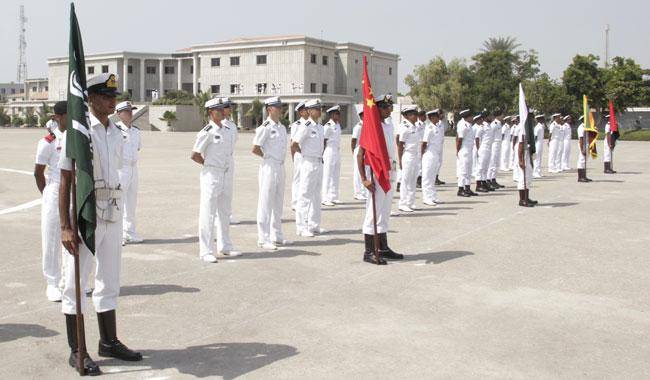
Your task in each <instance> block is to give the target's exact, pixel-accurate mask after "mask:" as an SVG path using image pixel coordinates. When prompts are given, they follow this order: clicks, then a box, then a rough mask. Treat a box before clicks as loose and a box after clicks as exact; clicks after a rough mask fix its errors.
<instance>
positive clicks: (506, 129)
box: [499, 123, 512, 172]
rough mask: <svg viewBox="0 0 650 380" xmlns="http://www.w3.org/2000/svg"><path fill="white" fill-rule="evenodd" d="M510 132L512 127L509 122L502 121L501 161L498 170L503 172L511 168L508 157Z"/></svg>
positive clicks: (510, 149) (510, 147)
mask: <svg viewBox="0 0 650 380" xmlns="http://www.w3.org/2000/svg"><path fill="white" fill-rule="evenodd" d="M511 134H512V128H511V127H510V124H508V123H504V124H503V127H501V162H500V164H499V170H501V171H504V172H507V171H509V170H512V165H511V163H512V160H511V159H510V154H511V153H512V140H511V139H510V138H511Z"/></svg>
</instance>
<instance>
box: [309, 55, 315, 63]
mask: <svg viewBox="0 0 650 380" xmlns="http://www.w3.org/2000/svg"><path fill="white" fill-rule="evenodd" d="M309 61H310V62H311V63H313V64H316V54H312V55H311V57H310V59H309Z"/></svg>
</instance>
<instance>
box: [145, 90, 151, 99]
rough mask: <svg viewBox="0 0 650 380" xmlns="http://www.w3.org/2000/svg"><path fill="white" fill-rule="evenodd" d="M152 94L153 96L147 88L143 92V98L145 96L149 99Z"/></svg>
mask: <svg viewBox="0 0 650 380" xmlns="http://www.w3.org/2000/svg"><path fill="white" fill-rule="evenodd" d="M152 94H153V90H152V89H149V88H148V89H147V90H146V91H145V96H146V97H147V98H149V99H151V95H152Z"/></svg>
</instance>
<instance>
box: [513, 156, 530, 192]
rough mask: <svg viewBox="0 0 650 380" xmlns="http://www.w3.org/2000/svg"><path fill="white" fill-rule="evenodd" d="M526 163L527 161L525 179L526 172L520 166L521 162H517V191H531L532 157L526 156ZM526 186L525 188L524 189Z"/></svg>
mask: <svg viewBox="0 0 650 380" xmlns="http://www.w3.org/2000/svg"><path fill="white" fill-rule="evenodd" d="M524 161H526V176H525V178H524V170H523V169H522V168H521V166H519V160H517V167H516V168H515V171H517V172H518V174H517V190H525V189H530V185H531V183H532V177H533V167H532V166H531V164H530V157H529V156H528V155H527V154H526V155H525V158H524ZM524 184H525V187H524Z"/></svg>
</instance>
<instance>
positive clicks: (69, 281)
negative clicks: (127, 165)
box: [59, 113, 124, 314]
mask: <svg viewBox="0 0 650 380" xmlns="http://www.w3.org/2000/svg"><path fill="white" fill-rule="evenodd" d="M88 121H89V123H90V138H91V141H92V144H93V145H92V146H93V170H94V175H93V176H94V180H95V186H96V188H97V187H98V186H106V187H108V188H110V189H117V188H118V186H119V185H120V177H119V174H118V169H119V168H121V167H122V154H123V152H124V149H123V145H124V137H123V136H122V131H121V130H120V129H119V128H118V127H117V126H116V125H115V124H114V123H113V122H112V121H110V120H109V123H108V127H104V125H103V124H102V123H101V122H100V121H99V120H98V119H97V118H96V117H95V116H94V115H93V114H92V113H89V115H88ZM65 136H67V132H66V134H64V137H63V144H62V147H61V152H65ZM59 167H60V168H61V169H62V170H72V160H71V159H69V158H67V157H66V155H65V153H63V154H61V158H60V160H59ZM115 193H119V191H115ZM96 197H97V198H96V207H97V225H96V228H95V256H94V257H93V254H92V253H91V252H90V250H88V248H87V247H86V245H85V244H84V243H83V242H81V243H79V274H80V282H81V288H82V289H87V288H88V287H87V286H86V282H87V280H88V276H89V275H90V273H91V272H92V264H93V261H95V290H94V291H93V304H94V306H95V311H96V312H98V313H103V312H105V311H110V310H115V309H116V308H117V298H118V296H119V294H120V272H121V260H122V215H121V211H122V203H121V199H114V200H113V201H112V202H115V207H113V210H114V211H115V212H116V214H115V215H114V218H113V221H110V220H104V219H102V210H108V209H109V207H110V205H109V201H108V199H102V198H100V197H99V196H96ZM93 259H94V260H93ZM63 260H64V265H63V266H64V268H65V274H64V280H65V286H64V289H63V297H62V304H61V308H62V311H63V313H65V314H75V313H76V308H75V305H76V303H75V302H76V301H75V275H74V268H75V265H74V256H72V255H70V254H66V255H65V256H64V259H63ZM85 303H86V297H81V304H82V305H81V307H82V310H83V309H85Z"/></svg>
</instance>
